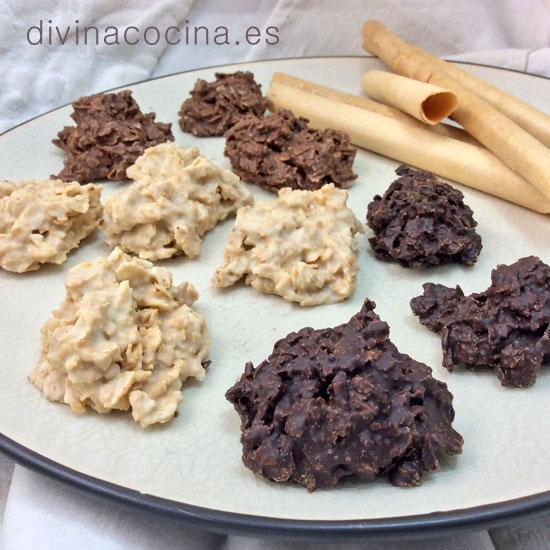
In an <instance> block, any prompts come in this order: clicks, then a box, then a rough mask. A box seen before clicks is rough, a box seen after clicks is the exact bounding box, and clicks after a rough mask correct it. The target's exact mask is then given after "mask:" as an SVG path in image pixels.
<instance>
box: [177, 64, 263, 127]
mask: <svg viewBox="0 0 550 550" xmlns="http://www.w3.org/2000/svg"><path fill="white" fill-rule="evenodd" d="M215 77H216V80H215V81H214V82H206V80H202V79H198V80H197V82H196V83H195V87H194V88H193V90H192V91H191V97H190V98H188V99H186V100H185V101H184V102H183V104H182V106H181V109H180V112H179V116H180V127H181V129H182V130H183V131H184V132H189V133H191V134H193V135H194V136H198V137H208V136H223V134H224V133H225V132H226V131H227V130H229V128H231V126H233V125H234V124H236V123H237V122H238V121H239V120H240V119H241V118H242V117H243V115H245V114H249V113H250V114H253V115H257V116H262V115H263V114H264V113H265V110H266V108H267V100H266V99H265V98H264V97H263V96H262V91H261V87H260V85H259V84H257V83H256V81H255V80H254V75H253V74H252V73H250V72H248V71H237V72H235V73H229V74H224V73H216V75H215Z"/></svg>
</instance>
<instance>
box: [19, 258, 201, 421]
mask: <svg viewBox="0 0 550 550" xmlns="http://www.w3.org/2000/svg"><path fill="white" fill-rule="evenodd" d="M65 288H66V291H67V294H66V297H65V301H64V302H63V303H62V304H61V306H60V307H59V309H57V310H55V311H54V312H53V315H52V317H51V318H50V319H49V320H48V321H47V322H46V323H45V324H44V326H43V328H42V348H41V354H40V359H39V361H38V363H37V365H36V367H35V369H34V370H33V372H32V373H31V374H30V376H29V379H30V381H31V382H32V383H33V384H34V385H35V386H36V387H37V388H39V389H40V390H41V391H42V392H43V393H44V395H45V396H46V397H47V398H48V399H50V400H51V401H61V402H64V403H67V404H68V405H70V406H71V408H72V409H73V410H74V411H77V412H81V411H84V410H85V409H86V407H90V408H92V409H94V410H96V411H97V412H99V413H108V412H110V411H113V410H122V411H126V410H131V413H132V416H133V418H134V420H135V421H136V422H139V423H140V425H141V426H142V427H145V426H149V425H151V424H155V423H164V422H168V421H169V420H171V419H172V418H173V416H174V414H175V413H176V410H177V407H178V404H179V403H180V401H181V391H180V390H181V386H182V382H183V381H184V380H185V379H186V378H188V377H192V378H195V379H197V380H201V379H202V378H203V377H204V374H205V368H204V364H205V363H204V361H205V358H206V355H207V353H208V348H209V337H208V333H207V330H206V323H205V320H204V318H203V316H202V315H200V314H199V313H197V312H196V311H194V310H193V309H192V308H191V306H192V304H193V303H194V302H195V300H196V299H197V297H198V295H197V292H196V290H195V289H194V287H193V286H192V285H191V284H189V283H183V284H181V285H180V286H178V287H175V286H172V277H171V274H170V272H169V271H168V270H166V269H163V268H160V267H154V266H153V264H151V263H150V262H148V261H145V260H140V259H138V258H133V257H131V256H128V255H126V254H124V253H123V252H122V251H121V250H120V249H118V248H117V249H115V250H114V251H113V252H112V253H111V255H110V256H109V257H108V258H99V259H97V260H94V261H90V262H84V263H82V264H80V265H77V266H76V267H73V268H72V269H71V270H70V271H69V274H68V276H67V279H66V281H65Z"/></svg>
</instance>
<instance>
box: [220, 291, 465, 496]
mask: <svg viewBox="0 0 550 550" xmlns="http://www.w3.org/2000/svg"><path fill="white" fill-rule="evenodd" d="M374 307H375V304H374V302H371V301H369V300H366V301H365V303H364V305H363V308H362V309H361V311H360V312H359V313H357V314H356V315H354V316H353V317H352V318H351V320H350V321H349V322H348V323H345V324H343V325H340V326H338V327H336V328H327V329H321V330H314V329H312V328H304V329H302V330H300V331H299V332H297V333H291V334H289V335H288V336H287V337H286V338H284V339H282V340H280V341H279V342H277V343H276V344H275V347H274V349H273V352H272V353H271V355H270V356H269V358H268V359H267V360H266V361H263V362H262V363H260V365H258V366H257V367H254V366H253V365H252V363H247V364H246V366H245V371H244V374H243V375H242V376H241V379H240V381H239V382H237V383H236V384H235V385H234V386H233V387H232V388H231V389H230V390H229V391H228V392H227V394H226V398H227V399H228V400H229V401H230V402H231V403H233V405H234V407H235V409H236V411H237V412H238V413H239V415H240V417H241V429H242V434H241V442H242V445H243V462H244V464H245V465H246V466H247V467H248V468H250V469H251V470H252V471H253V472H254V473H256V474H257V475H259V476H261V477H264V478H267V479H270V480H273V481H280V482H282V481H294V482H296V483H299V484H300V485H303V486H304V487H306V488H307V489H308V491H313V490H314V489H317V488H319V487H333V486H335V485H336V484H337V483H339V482H340V481H342V480H344V479H355V480H359V481H371V480H373V479H375V478H377V477H386V478H387V479H388V480H389V481H390V482H391V483H392V484H393V485H397V486H400V487H407V486H414V485H419V484H420V483H421V482H422V479H423V476H424V474H425V473H427V472H431V471H435V470H437V469H439V459H440V457H441V456H442V455H445V454H447V455H453V454H458V453H460V452H461V450H462V443H463V440H462V437H461V436H460V434H458V433H457V432H456V431H455V430H454V429H453V427H452V421H453V419H454V409H453V407H452V399H453V396H452V394H451V393H450V392H449V390H448V389H447V386H446V385H445V384H444V383H442V382H439V381H438V380H436V379H435V378H433V377H432V374H431V372H432V371H431V369H430V368H429V367H427V366H426V365H424V364H422V363H419V362H418V361H415V360H414V359H411V357H409V356H408V355H405V354H402V353H399V351H398V350H397V348H396V347H395V345H394V344H393V343H392V342H391V341H390V339H389V327H388V325H387V323H385V322H383V321H381V320H380V318H379V317H378V316H377V315H376V314H375V313H374Z"/></svg>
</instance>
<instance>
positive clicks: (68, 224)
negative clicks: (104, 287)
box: [0, 180, 101, 273]
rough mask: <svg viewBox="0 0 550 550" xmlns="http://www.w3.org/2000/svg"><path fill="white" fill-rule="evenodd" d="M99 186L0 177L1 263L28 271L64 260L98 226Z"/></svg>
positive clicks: (2, 265) (18, 270)
mask: <svg viewBox="0 0 550 550" xmlns="http://www.w3.org/2000/svg"><path fill="white" fill-rule="evenodd" d="M100 195H101V186H100V185H93V184H88V185H80V184H79V183H78V182H71V183H65V182H64V181H61V180H29V181H18V182H8V181H4V182H0V267H2V268H4V269H6V270H8V271H14V272H15V273H23V272H24V271H33V270H35V269H38V268H39V267H41V265H42V264H45V263H52V264H62V263H63V262H64V261H65V260H66V259H67V254H68V253H69V252H70V251H71V250H72V249H73V248H76V247H77V246H78V244H79V243H80V241H81V240H82V239H84V238H85V237H87V236H88V235H89V234H90V233H91V232H92V231H93V230H94V229H95V228H96V227H97V225H98V223H99V219H100V217H101V204H100V202H99V198H100Z"/></svg>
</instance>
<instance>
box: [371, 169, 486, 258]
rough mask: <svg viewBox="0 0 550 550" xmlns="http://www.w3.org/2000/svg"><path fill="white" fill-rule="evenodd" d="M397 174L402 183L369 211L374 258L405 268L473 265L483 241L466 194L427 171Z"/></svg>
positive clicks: (376, 197) (402, 170)
mask: <svg viewBox="0 0 550 550" xmlns="http://www.w3.org/2000/svg"><path fill="white" fill-rule="evenodd" d="M396 173H397V175H398V176H399V178H398V179H396V180H395V181H394V182H393V183H392V184H391V185H390V186H389V188H388V189H387V191H386V192H385V193H384V195H383V196H380V195H376V196H375V197H374V200H373V201H372V202H371V203H370V204H369V206H368V214H367V223H368V225H369V227H370V228H371V229H372V230H373V231H374V237H371V238H370V239H369V242H370V245H371V247H372V249H373V250H374V253H375V254H376V257H377V258H380V259H381V260H389V261H395V262H398V263H400V264H401V265H402V266H404V267H429V266H436V265H441V264H447V263H451V262H458V263H462V264H464V265H473V264H474V263H475V261H476V260H477V257H478V256H479V252H480V251H481V237H480V236H479V235H478V234H477V233H476V230H475V227H476V225H477V223H476V221H475V220H474V218H473V216H472V210H471V209H470V208H469V207H468V206H466V205H465V204H464V195H463V194H462V193H461V192H460V191H459V190H458V189H455V188H454V187H451V186H450V185H449V184H447V183H443V182H441V181H439V180H438V179H437V178H436V177H435V176H434V175H433V174H430V173H429V172H423V171H421V170H414V169H413V168H409V167H407V166H400V167H399V168H398V169H397V170H396Z"/></svg>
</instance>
